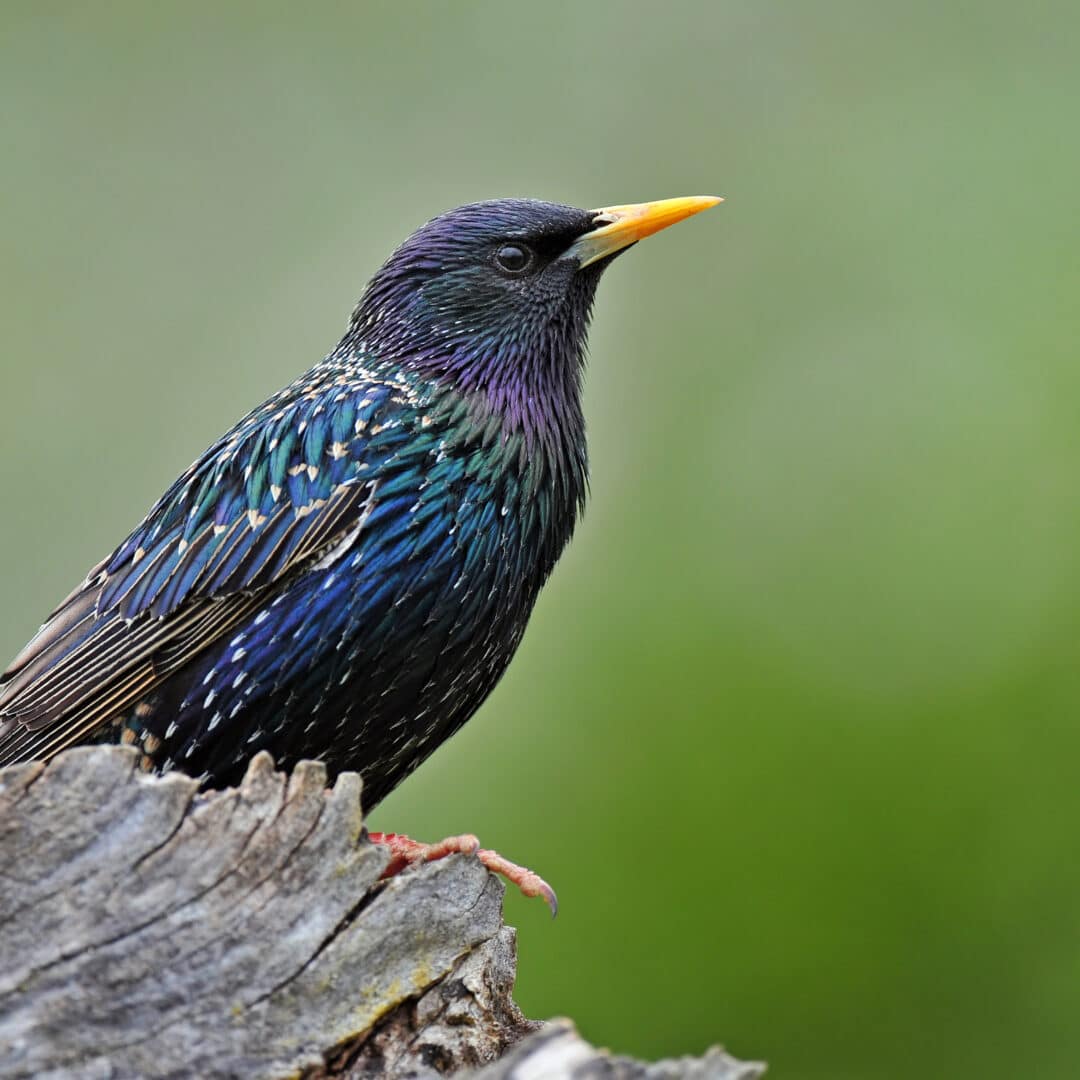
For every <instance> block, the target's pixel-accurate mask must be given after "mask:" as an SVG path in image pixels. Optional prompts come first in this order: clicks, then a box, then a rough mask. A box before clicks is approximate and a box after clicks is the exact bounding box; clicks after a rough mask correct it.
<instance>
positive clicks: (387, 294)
mask: <svg viewBox="0 0 1080 1080" xmlns="http://www.w3.org/2000/svg"><path fill="white" fill-rule="evenodd" d="M651 205H659V204H651ZM617 209H620V210H622V209H625V208H617ZM631 209H634V208H631ZM688 212H693V211H688ZM683 216H686V215H685V214H683ZM613 220H617V215H616V216H615V217H613V216H612V215H610V214H609V215H606V216H605V212H603V211H599V212H598V211H581V210H576V209H574V208H572V207H563V206H557V205H553V204H547V203H538V202H531V201H526V200H503V201H499V202H493V203H481V204H474V205H471V206H468V207H462V208H459V209H458V210H456V211H451V212H450V213H448V214H445V215H443V216H442V217H440V218H437V219H435V220H434V221H432V222H429V223H428V225H426V226H425V227H424V228H422V229H421V230H419V231H418V232H417V233H416V234H414V236H413V237H411V238H410V239H409V240H408V241H406V243H405V244H404V245H402V247H401V248H400V249H399V250H398V251H397V252H395V254H394V255H393V256H392V257H391V259H390V260H389V261H388V262H387V263H386V264H385V265H384V267H383V268H382V269H381V270H380V271H379V273H378V274H377V275H376V277H375V278H374V279H373V281H372V283H371V284H370V285H369V287H368V289H367V291H366V293H365V295H364V298H363V299H362V300H361V303H360V305H359V306H358V308H357V310H356V312H355V314H354V316H353V319H352V321H351V323H350V326H349V329H348V331H347V332H346V334H345V336H344V338H343V339H342V341H341V342H340V344H339V345H338V346H337V348H336V349H335V350H334V351H333V352H332V353H331V354H330V355H329V356H328V357H327V358H326V359H325V360H324V361H322V362H321V363H319V364H317V365H316V366H315V367H313V368H312V369H311V370H310V371H308V372H307V373H306V374H305V375H303V376H302V377H301V378H300V379H298V380H297V381H296V382H295V383H293V384H292V385H291V386H289V387H287V388H286V389H285V390H283V391H282V392H281V393H280V394H278V395H276V396H274V397H273V398H271V399H269V400H268V401H267V402H265V403H264V404H263V405H261V406H259V407H258V408H257V409H256V410H254V411H253V412H252V413H251V414H249V415H248V416H247V417H245V418H244V419H243V420H242V421H241V422H240V423H239V424H237V425H236V427H235V428H233V429H232V431H230V432H229V433H228V434H226V435H225V436H224V437H223V438H222V439H221V440H219V441H218V442H217V443H215V444H214V446H212V447H210V449H209V450H207V451H206V453H205V454H203V455H202V456H201V457H200V458H199V459H198V460H197V461H196V462H195V464H194V465H192V466H191V468H190V469H189V470H188V471H187V472H186V473H184V474H183V475H182V476H181V477H180V478H179V479H178V480H177V481H176V483H175V484H174V485H173V486H172V487H171V488H170V489H169V491H168V492H166V494H165V495H164V496H163V497H162V499H161V500H160V501H159V502H158V503H157V505H156V506H155V507H154V508H153V509H152V510H151V511H150V513H149V514H148V515H147V517H146V518H145V519H144V521H142V522H141V523H140V524H139V525H138V526H137V527H136V529H135V530H134V531H133V532H132V533H131V534H130V535H129V536H128V538H127V539H126V540H125V541H124V542H123V543H122V544H121V545H120V546H119V547H118V548H117V549H116V551H115V552H113V553H112V555H110V556H109V557H108V558H107V559H106V560H104V561H103V562H102V563H101V564H100V565H99V566H98V567H96V568H95V569H94V570H93V571H91V573H90V574H89V576H88V577H87V579H86V581H85V582H84V583H83V584H82V585H81V586H80V587H79V588H77V589H76V590H75V591H74V592H73V593H72V594H71V596H70V597H68V599H67V600H65V601H64V603H63V604H61V605H60V607H59V608H58V609H57V610H56V612H54V614H53V615H52V616H51V618H50V620H49V621H48V622H46V624H45V625H44V626H43V628H42V630H41V631H40V633H39V634H38V636H37V637H36V638H35V639H34V640H33V641H32V642H31V643H30V645H28V646H27V648H26V649H25V650H24V651H23V653H22V654H21V655H20V656H19V657H18V658H16V660H15V661H14V662H13V664H12V665H11V667H10V668H9V669H8V671H7V672H6V673H5V675H4V676H3V679H2V680H0V764H6V763H10V762H13V761H19V760H25V759H28V758H33V757H49V756H51V755H52V754H55V753H56V752H58V751H59V750H60V749H62V748H64V747H65V746H67V745H71V744H72V743H75V742H80V741H90V740H101V739H109V740H122V741H127V742H133V743H136V744H137V745H139V746H141V748H142V750H143V752H144V760H145V762H146V764H147V766H148V767H155V768H162V769H165V768H172V767H179V768H183V769H184V770H185V771H188V772H192V773H194V774H196V775H201V776H204V777H205V778H206V780H207V782H208V783H211V784H213V785H215V786H218V785H222V784H225V783H228V782H233V781H235V780H236V779H237V778H238V776H239V775H240V773H241V772H242V770H243V768H244V766H245V764H246V762H247V760H248V759H249V758H250V756H251V755H252V754H253V753H254V752H256V751H257V750H260V749H264V748H265V749H269V750H270V751H271V752H272V753H273V754H274V756H275V758H276V759H277V761H278V762H279V764H281V765H284V766H286V767H289V766H291V765H292V764H294V763H295V762H296V761H297V760H299V759H301V758H305V757H317V758H321V759H323V760H324V761H325V762H326V763H327V765H328V766H329V768H330V771H331V774H333V773H336V772H337V771H339V770H340V769H343V768H352V769H357V770H359V771H360V772H361V773H362V774H363V776H364V782H365V803H366V804H367V806H368V807H369V808H370V807H371V806H373V805H374V804H375V803H376V802H378V801H379V799H380V798H382V797H383V796H384V795H385V794H386V793H387V792H388V791H390V790H391V789H392V788H393V787H394V786H395V785H396V784H397V783H398V782H399V781H400V780H401V779H402V778H403V777H404V776H406V775H407V774H408V773H409V772H410V771H411V770H412V769H413V768H415V767H416V765H417V764H419V762H420V761H422V760H423V759H424V758H425V757H426V756H427V754H428V753H430V752H431V750H432V749H434V748H435V747H436V746H437V745H438V744H439V743H440V742H442V741H443V740H444V739H445V738H447V737H448V736H449V735H451V734H452V733H453V732H454V731H455V730H457V728H458V727H460V725H461V724H462V723H464V721H465V720H466V719H468V717H469V716H470V715H472V713H473V712H474V711H475V710H476V708H477V707H478V706H479V705H480V703H481V702H482V701H483V700H484V698H485V697H486V696H487V695H488V693H490V691H491V689H492V687H493V686H494V685H495V683H496V682H497V681H498V679H499V677H500V676H501V675H502V673H503V671H504V670H505V668H506V665H507V664H508V663H509V660H510V658H511V657H512V655H513V653H514V651H515V649H516V648H517V646H518V644H519V642H520V640H521V637H522V634H523V633H524V630H525V625H526V622H527V620H528V617H529V614H530V613H531V610H532V607H533V604H534V602H535V600H536V597H537V594H538V592H539V590H540V588H541V586H542V585H543V583H544V581H545V579H546V578H547V576H548V575H549V574H550V572H551V570H552V568H553V567H554V565H555V562H556V560H557V559H558V557H559V555H560V553H561V552H562V550H563V548H564V547H565V545H566V543H567V542H568V540H569V539H570V536H571V534H572V532H573V530H574V526H575V523H576V521H577V518H578V515H579V512H580V509H581V507H582V505H583V501H584V497H585V491H586V483H587V480H586V477H587V465H586V455H585V434H584V420H583V417H582V412H581V405H580V384H581V374H582V366H583V357H584V345H585V333H586V327H587V323H588V317H589V310H590V307H591V304H592V300H593V294H594V291H595V288H596V284H597V281H598V279H599V276H600V274H601V272H602V270H603V269H604V267H605V266H606V265H607V264H608V263H609V262H610V259H611V258H612V257H613V256H614V254H615V253H616V252H617V251H618V250H621V248H623V247H625V246H627V244H628V243H630V242H632V239H626V238H625V237H622V238H620V239H619V243H618V244H617V245H616V244H615V243H614V241H608V240H603V241H602V242H600V241H596V240H594V239H593V238H594V237H595V236H597V235H598V234H599V233H604V234H605V235H606V233H607V232H610V230H611V228H613V227H614V226H612V225H611V222H612V221H613ZM605 226H607V228H606V229H605ZM657 227H661V226H657ZM583 238H585V239H584V240H583ZM635 238H636V237H635ZM583 243H586V244H588V245H591V246H589V247H588V248H587V249H586V248H585V247H583V246H582V245H583ZM598 243H599V244H600V249H599V250H600V251H601V254H600V255H597V254H595V253H594V251H593V248H594V247H596V245H597V244H598ZM604 245H606V246H604ZM511 248H514V249H516V250H517V254H513V253H512V252H511ZM608 248H610V249H611V250H610V252H609V251H608ZM522 250H523V251H524V252H525V256H524V257H525V259H526V263H527V265H525V266H523V267H522V266H519V265H517V264H518V263H519V262H520V261H521V259H520V258H519V256H520V255H521V252H522Z"/></svg>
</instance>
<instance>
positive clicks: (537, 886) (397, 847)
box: [368, 832, 559, 918]
mask: <svg viewBox="0 0 1080 1080" xmlns="http://www.w3.org/2000/svg"><path fill="white" fill-rule="evenodd" d="M368 839H369V840H370V841H371V842H372V843H373V844H382V845H383V846H384V847H387V848H389V849H390V862H388V863H387V864H386V869H385V870H384V871H383V873H382V876H383V877H384V878H388V877H393V876H394V875H395V874H399V873H400V872H401V871H402V870H404V869H405V868H406V867H407V866H413V865H414V864H415V863H424V862H434V861H435V860H436V859H443V858H445V857H446V856H447V855H475V856H476V857H477V858H478V859H479V860H480V861H481V862H482V863H483V864H484V865H485V866H486V867H487V868H488V869H489V870H490V871H491V872H492V873H493V874H500V875H501V876H502V877H504V878H506V880H507V881H509V882H510V883H511V884H513V885H516V886H517V887H518V888H519V889H520V890H521V892H522V894H523V895H524V896H542V897H543V898H544V902H545V903H546V904H547V906H548V907H549V908H550V909H551V917H552V918H554V917H555V916H556V915H557V914H558V912H559V900H558V897H556V895H555V890H554V889H553V888H552V887H551V886H550V885H549V884H548V883H547V882H546V881H545V880H544V879H543V878H542V877H541V876H540V875H539V874H534V873H533V872H532V871H531V870H529V869H527V868H526V867H524V866H518V864H517V863H512V862H510V860H509V859H504V858H503V857H502V856H501V855H500V854H499V853H498V852H497V851H488V850H487V849H486V848H481V847H480V841H479V840H477V838H476V837H475V836H473V835H472V833H463V834H462V835H461V836H448V837H447V838H446V839H445V840H440V841H439V842H438V843H436V844H422V843H420V841H419V840H413V839H411V838H410V837H408V836H403V835H402V834H401V833H392V832H391V833H379V832H373V833H368Z"/></svg>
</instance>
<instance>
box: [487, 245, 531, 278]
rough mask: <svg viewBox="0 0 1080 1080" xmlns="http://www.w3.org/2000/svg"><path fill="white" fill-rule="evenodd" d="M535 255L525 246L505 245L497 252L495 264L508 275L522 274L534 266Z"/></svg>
mask: <svg viewBox="0 0 1080 1080" xmlns="http://www.w3.org/2000/svg"><path fill="white" fill-rule="evenodd" d="M532 261H533V253H532V251H531V250H530V249H529V248H527V247H526V246H525V245H524V244H503V245H502V246H501V247H499V249H498V250H497V251H496V252H495V264H496V265H497V266H498V268H499V269H500V270H503V271H505V272H506V273H507V274H520V273H521V272H522V271H523V270H528V269H529V267H530V266H531V265H532Z"/></svg>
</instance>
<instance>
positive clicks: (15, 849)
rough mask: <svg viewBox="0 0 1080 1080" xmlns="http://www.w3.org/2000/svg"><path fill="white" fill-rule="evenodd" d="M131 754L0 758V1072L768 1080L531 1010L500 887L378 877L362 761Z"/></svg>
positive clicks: (738, 1066)
mask: <svg viewBox="0 0 1080 1080" xmlns="http://www.w3.org/2000/svg"><path fill="white" fill-rule="evenodd" d="M138 760H139V755H138V754H137V753H136V752H135V751H134V750H130V749H128V748H123V747H104V746H102V747H81V748H76V749H73V750H69V751H67V752H65V753H64V754H61V755H60V756H59V757H57V758H56V759H55V760H53V761H52V762H50V763H49V764H48V765H47V766H44V765H41V764H37V763H34V764H28V765H18V766H13V767H10V768H8V769H5V770H0V1076H3V1077H101V1078H118V1080H119V1078H126V1077H178V1078H179V1077H191V1076H199V1077H244V1078H247V1077H266V1078H271V1077H286V1076H302V1077H306V1078H309V1080H314V1078H316V1077H320V1078H321V1077H331V1076H348V1077H361V1076H387V1077H405V1076H410V1077H436V1076H443V1075H446V1074H448V1073H453V1072H458V1071H460V1070H469V1069H476V1068H480V1069H481V1071H480V1072H479V1073H477V1075H478V1076H481V1077H485V1078H494V1077H518V1078H520V1080H525V1078H526V1077H540V1076H543V1077H556V1078H557V1077H560V1076H567V1077H571V1076H573V1077H581V1078H585V1077H593V1076H605V1077H626V1078H631V1077H633V1078H637V1077H642V1078H646V1077H647V1078H650V1080H660V1078H667V1077H679V1076H688V1077H701V1078H705V1077H708V1078H722V1080H751V1078H752V1077H756V1076H759V1075H760V1073H761V1067H760V1066H757V1065H748V1064H743V1063H739V1062H736V1061H735V1060H734V1059H732V1058H729V1057H728V1056H727V1055H724V1054H722V1052H720V1051H714V1052H711V1053H710V1054H709V1055H706V1057H704V1058H701V1059H697V1060H696V1061H693V1062H691V1061H689V1060H686V1061H681V1062H668V1063H660V1064H658V1065H654V1066H643V1065H639V1064H636V1063H633V1062H630V1061H628V1060H624V1059H619V1058H612V1057H609V1056H607V1055H604V1054H601V1053H600V1052H598V1051H595V1050H593V1049H592V1048H591V1047H589V1046H588V1045H587V1044H586V1043H585V1042H584V1041H582V1040H581V1039H580V1037H579V1036H577V1035H576V1033H575V1032H574V1031H573V1029H572V1027H570V1026H569V1025H568V1023H567V1022H561V1021H560V1022H556V1023H554V1024H551V1025H546V1026H545V1025H540V1024H537V1023H535V1022H532V1021H529V1020H526V1019H525V1017H524V1016H522V1014H521V1012H520V1011H519V1010H518V1008H517V1006H516V1005H515V1004H514V1002H513V998H512V996H511V991H512V989H513V983H514V976H515V968H516V956H515V939H514V931H513V930H512V929H511V928H509V927H506V926H503V924H502V895H503V886H502V883H501V882H500V881H499V880H498V879H496V878H494V877H492V876H491V875H490V874H488V872H487V871H486V870H485V869H484V868H483V867H482V866H481V865H480V863H479V862H478V861H477V860H476V859H475V858H472V857H464V856H453V857H451V858H447V859H444V860H440V861H439V862H435V863H431V864H428V865H426V866H423V867H419V868H416V869H412V870H409V871H406V872H405V873H403V874H400V875H398V876H396V877H394V878H391V879H390V880H388V881H380V880H379V877H380V874H381V872H382V870H383V868H384V866H385V864H386V858H387V856H386V853H385V851H384V850H383V849H382V848H380V847H379V846H377V845H372V844H370V843H369V842H367V840H366V838H365V837H364V836H363V834H362V824H363V818H362V814H361V809H360V779H359V777H358V776H356V775H355V774H352V773H345V774H342V775H341V776H340V777H339V778H338V780H337V782H336V783H335V785H334V787H333V788H332V789H331V790H327V789H326V775H325V772H324V770H323V768H322V767H321V766H320V765H317V764H312V763H303V764H301V765H299V766H298V767H297V768H296V770H295V771H294V772H293V774H292V776H291V777H290V776H286V775H284V774H282V773H277V772H275V771H274V768H273V764H272V762H271V760H270V758H269V757H268V756H267V755H266V754H260V755H259V756H258V757H256V758H255V759H254V760H253V761H252V763H251V766H250V768H249V770H248V773H247V776H246V777H245V778H244V781H243V783H242V784H241V786H240V787H239V788H237V789H229V790H226V791H221V792H211V793H200V792H199V790H198V785H197V783H196V782H195V781H194V780H191V779H189V778H188V777H186V776H183V775H181V774H179V773H170V774H168V775H166V776H163V777H155V776H148V775H146V774H144V773H142V772H140V771H139V769H138ZM481 1067H482V1068H481Z"/></svg>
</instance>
